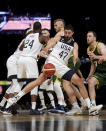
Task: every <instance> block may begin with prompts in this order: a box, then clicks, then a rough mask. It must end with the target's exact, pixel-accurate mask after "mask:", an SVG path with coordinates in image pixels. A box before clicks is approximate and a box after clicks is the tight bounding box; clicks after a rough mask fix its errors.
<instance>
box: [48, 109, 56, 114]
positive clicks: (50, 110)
mask: <svg viewBox="0 0 106 131" xmlns="http://www.w3.org/2000/svg"><path fill="white" fill-rule="evenodd" d="M48 112H49V113H58V110H57V109H56V108H51V109H48Z"/></svg>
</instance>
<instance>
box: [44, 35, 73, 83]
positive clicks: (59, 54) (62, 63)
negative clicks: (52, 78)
mask: <svg viewBox="0 0 106 131" xmlns="http://www.w3.org/2000/svg"><path fill="white" fill-rule="evenodd" d="M73 48H74V40H72V41H71V42H70V43H67V42H66V40H65V37H61V39H60V41H59V42H57V44H56V45H55V46H54V48H53V50H52V52H51V53H50V55H49V57H48V58H47V60H46V62H45V63H52V64H54V65H55V68H56V72H55V75H56V76H57V77H58V78H62V79H66V80H68V81H70V80H71V77H72V75H73V74H74V73H75V72H74V71H73V70H70V68H69V67H67V66H66V65H67V61H68V59H69V58H70V55H71V54H72V52H73Z"/></svg>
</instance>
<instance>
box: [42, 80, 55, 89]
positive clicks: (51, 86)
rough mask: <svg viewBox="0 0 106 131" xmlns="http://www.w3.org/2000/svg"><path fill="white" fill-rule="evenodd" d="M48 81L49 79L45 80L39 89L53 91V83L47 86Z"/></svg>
mask: <svg viewBox="0 0 106 131" xmlns="http://www.w3.org/2000/svg"><path fill="white" fill-rule="evenodd" d="M48 81H50V79H47V80H46V81H44V82H43V83H42V85H40V89H46V91H48V90H52V91H53V90H54V89H53V81H51V83H50V84H49V85H48Z"/></svg>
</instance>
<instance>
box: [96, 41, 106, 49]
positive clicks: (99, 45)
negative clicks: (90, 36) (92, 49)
mask: <svg viewBox="0 0 106 131" xmlns="http://www.w3.org/2000/svg"><path fill="white" fill-rule="evenodd" d="M97 43H98V45H97V47H98V48H104V47H105V48H106V45H105V44H104V43H103V42H97Z"/></svg>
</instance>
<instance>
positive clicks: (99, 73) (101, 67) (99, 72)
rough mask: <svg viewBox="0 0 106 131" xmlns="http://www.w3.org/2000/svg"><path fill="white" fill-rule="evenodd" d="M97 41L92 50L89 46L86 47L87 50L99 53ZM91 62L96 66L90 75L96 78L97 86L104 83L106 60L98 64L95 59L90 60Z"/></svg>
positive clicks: (105, 83)
mask: <svg viewBox="0 0 106 131" xmlns="http://www.w3.org/2000/svg"><path fill="white" fill-rule="evenodd" d="M98 44H99V42H97V43H96V46H95V48H94V49H93V50H91V49H90V46H89V47H88V51H92V52H93V53H94V54H95V55H101V54H100V51H99V49H98V47H97V46H98ZM92 61H93V63H94V64H95V66H96V70H95V73H94V74H93V76H92V77H94V78H95V79H96V80H97V88H99V87H101V86H103V85H106V61H103V63H102V64H98V60H97V59H93V60H92Z"/></svg>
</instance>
